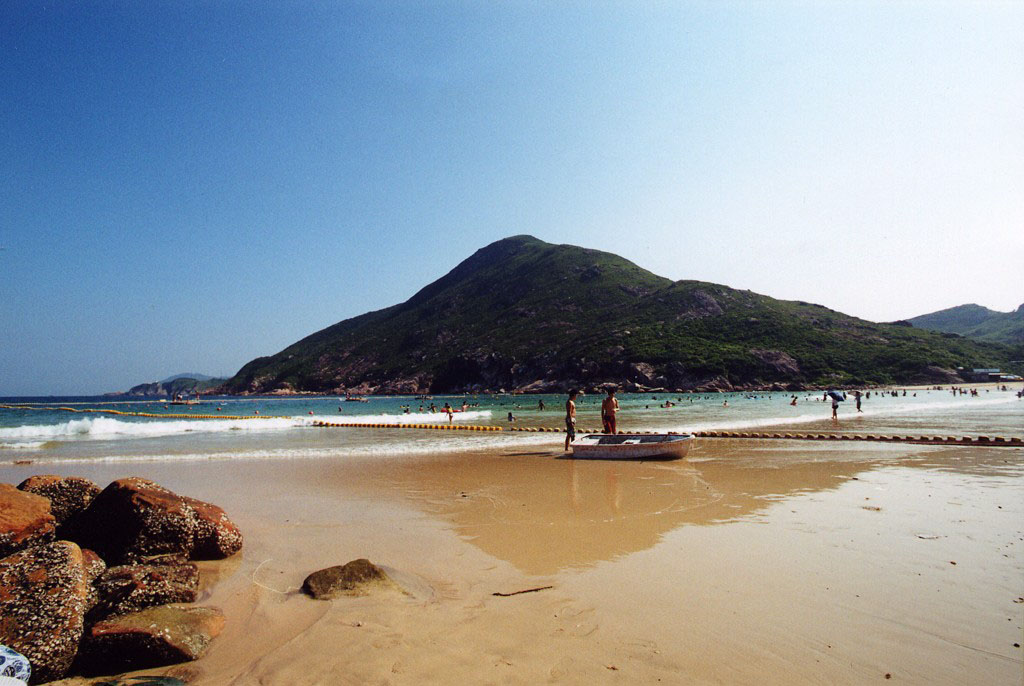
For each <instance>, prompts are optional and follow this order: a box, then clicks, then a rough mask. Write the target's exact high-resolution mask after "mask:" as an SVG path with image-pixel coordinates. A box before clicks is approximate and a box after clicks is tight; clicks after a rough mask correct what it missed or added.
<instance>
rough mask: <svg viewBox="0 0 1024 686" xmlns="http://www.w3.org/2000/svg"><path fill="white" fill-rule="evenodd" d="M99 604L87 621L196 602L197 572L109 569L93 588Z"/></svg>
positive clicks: (189, 566) (189, 568) (168, 567)
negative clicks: (156, 606)
mask: <svg viewBox="0 0 1024 686" xmlns="http://www.w3.org/2000/svg"><path fill="white" fill-rule="evenodd" d="M94 586H95V588H96V591H97V592H98V594H99V602H98V603H97V604H96V606H95V607H93V608H92V610H90V612H89V621H97V620H100V619H105V618H107V617H111V616H114V615H124V614H130V613H132V612H138V611H139V610H144V609H146V608H147V607H153V606H155V605H167V604H168V603H192V602H195V599H196V594H197V592H198V590H199V569H198V568H197V567H196V566H195V565H194V564H184V565H122V566H119V567H111V568H109V569H108V570H107V571H105V572H103V574H102V575H101V576H100V577H99V579H97V580H96V582H95V584H94Z"/></svg>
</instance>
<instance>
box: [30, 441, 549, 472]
mask: <svg viewBox="0 0 1024 686" xmlns="http://www.w3.org/2000/svg"><path fill="white" fill-rule="evenodd" d="M563 440H564V436H559V435H557V434H521V433H515V434H497V433H488V434H463V433H460V434H459V436H458V437H455V436H451V437H449V436H445V437H444V438H441V437H438V436H436V434H432V435H431V438H419V439H413V440H410V441H403V442H381V443H365V444H361V445H352V444H348V443H347V444H345V445H339V446H331V447H325V448H313V447H302V448H269V449H256V450H244V449H239V448H233V449H232V450H230V451H223V452H208V453H169V454H164V455H94V456H81V455H76V456H74V457H71V456H68V457H59V456H58V457H54V458H47V460H46V463H47V464H50V463H74V464H82V463H88V462H101V463H121V462H206V461H220V460H232V461H237V460H302V459H323V458H345V459H346V460H349V459H359V458H383V457H401V456H411V455H432V454H449V453H456V452H459V453H464V452H475V451H484V450H492V449H496V448H498V449H500V448H505V449H512V448H520V449H521V448H527V447H530V446H541V445H553V444H558V443H561V442H562V441H563Z"/></svg>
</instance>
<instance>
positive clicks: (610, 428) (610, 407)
mask: <svg viewBox="0 0 1024 686" xmlns="http://www.w3.org/2000/svg"><path fill="white" fill-rule="evenodd" d="M618 411H619V401H618V400H616V399H615V389H614V388H609V389H608V397H607V398H605V399H604V400H603V401H602V402H601V421H602V422H603V423H604V432H605V433H606V434H615V433H618V432H617V431H616V430H615V413H617V412H618Z"/></svg>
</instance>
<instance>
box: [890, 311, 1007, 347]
mask: <svg viewBox="0 0 1024 686" xmlns="http://www.w3.org/2000/svg"><path fill="white" fill-rule="evenodd" d="M907 321H909V322H910V323H911V324H913V325H914V326H916V327H918V328H921V329H928V330H930V331H942V332H945V333H955V334H959V335H960V336H969V337H971V338H977V339H980V340H983V341H994V342H996V343H1006V344H1008V345H1016V346H1022V345H1024V305H1021V306H1020V307H1018V308H1017V309H1016V310H1014V311H1013V312H996V311H995V310H990V309H988V308H987V307H982V306H981V305H973V304H972V305H959V306H957V307H950V308H949V309H947V310H939V311H938V312H932V313H931V314H922V315H921V316H920V317H914V318H913V319H908V320H907Z"/></svg>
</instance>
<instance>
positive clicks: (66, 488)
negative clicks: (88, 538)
mask: <svg viewBox="0 0 1024 686" xmlns="http://www.w3.org/2000/svg"><path fill="white" fill-rule="evenodd" d="M18 489H19V490H22V491H25V492H27V493H35V494H36V495H41V496H43V497H44V498H48V499H49V501H50V512H51V513H52V514H53V517H54V519H56V520H57V526H58V527H61V526H64V525H65V524H67V523H69V522H70V521H71V520H72V519H73V518H74V517H75V515H77V514H79V513H80V512H82V511H83V510H84V509H85V508H87V507H89V503H91V502H92V500H93V498H95V497H96V496H97V495H99V492H100V487H99V486H97V485H96V484H94V483H93V482H92V481H89V480H88V479H83V478H82V477H78V476H67V477H65V476H56V475H53V474H41V475H38V476H30V477H29V478H27V479H25V480H24V481H22V482H21V483H20V484H18Z"/></svg>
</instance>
